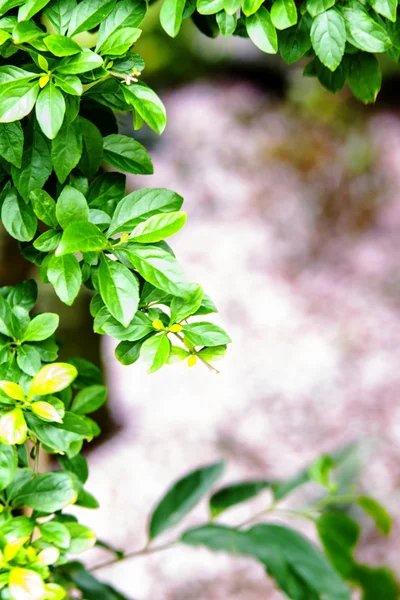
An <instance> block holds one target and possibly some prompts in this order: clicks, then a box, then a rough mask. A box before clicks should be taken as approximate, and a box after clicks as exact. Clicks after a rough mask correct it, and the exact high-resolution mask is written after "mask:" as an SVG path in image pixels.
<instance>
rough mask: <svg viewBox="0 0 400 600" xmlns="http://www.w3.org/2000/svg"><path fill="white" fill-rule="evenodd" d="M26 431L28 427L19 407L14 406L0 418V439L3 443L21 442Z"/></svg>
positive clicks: (23, 440)
mask: <svg viewBox="0 0 400 600" xmlns="http://www.w3.org/2000/svg"><path fill="white" fill-rule="evenodd" d="M27 433H28V427H27V425H26V422H25V418H24V415H23V412H22V410H21V409H20V408H14V409H13V410H10V411H9V412H7V413H5V414H4V415H3V416H2V417H1V418H0V441H1V442H3V443H4V444H9V445H10V446H12V445H14V444H23V443H24V442H25V440H26V436H27Z"/></svg>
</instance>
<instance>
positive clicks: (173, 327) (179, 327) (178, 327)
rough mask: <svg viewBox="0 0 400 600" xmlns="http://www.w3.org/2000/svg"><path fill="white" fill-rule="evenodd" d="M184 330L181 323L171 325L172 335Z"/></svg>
mask: <svg viewBox="0 0 400 600" xmlns="http://www.w3.org/2000/svg"><path fill="white" fill-rule="evenodd" d="M182 329H183V328H182V325H179V323H175V325H171V327H170V328H169V330H170V331H171V333H177V332H178V331H182Z"/></svg>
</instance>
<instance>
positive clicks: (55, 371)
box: [28, 363, 78, 398]
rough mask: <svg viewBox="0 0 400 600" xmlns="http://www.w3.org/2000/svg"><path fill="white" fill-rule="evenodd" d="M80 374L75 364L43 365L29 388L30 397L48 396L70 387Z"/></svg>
mask: <svg viewBox="0 0 400 600" xmlns="http://www.w3.org/2000/svg"><path fill="white" fill-rule="evenodd" d="M77 375H78V371H77V370H76V369H75V367H74V366H73V365H69V364H67V363H52V364H51V365H46V366H45V367H42V368H41V369H40V371H38V373H37V374H36V375H35V377H34V378H33V380H32V383H31V386H30V388H29V396H28V397H29V398H32V397H33V396H47V395H48V394H54V393H55V392H60V391H61V390H63V389H64V388H66V387H68V386H69V385H70V383H72V382H73V380H74V379H75V377H76V376H77Z"/></svg>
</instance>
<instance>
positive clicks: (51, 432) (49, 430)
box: [26, 413, 83, 457]
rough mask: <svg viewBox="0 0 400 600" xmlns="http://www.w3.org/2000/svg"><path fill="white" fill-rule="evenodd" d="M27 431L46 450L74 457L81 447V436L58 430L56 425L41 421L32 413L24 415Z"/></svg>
mask: <svg viewBox="0 0 400 600" xmlns="http://www.w3.org/2000/svg"><path fill="white" fill-rule="evenodd" d="M26 420H27V421H28V425H29V429H30V430H31V431H32V432H33V434H34V435H35V437H36V438H37V439H38V440H40V441H41V442H42V443H43V444H44V445H45V446H46V447H47V448H49V449H51V450H53V451H55V452H57V453H60V452H61V453H63V454H67V456H70V457H72V456H75V455H76V453H77V452H79V450H80V449H81V446H82V439H83V438H82V436H81V435H79V434H76V433H73V432H69V431H65V430H62V429H60V428H59V424H57V423H46V422H44V421H41V420H40V419H39V418H38V417H37V416H36V415H34V414H33V413H26Z"/></svg>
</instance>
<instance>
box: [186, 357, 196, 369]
mask: <svg viewBox="0 0 400 600" xmlns="http://www.w3.org/2000/svg"><path fill="white" fill-rule="evenodd" d="M196 363H197V356H195V355H194V354H192V355H191V356H189V358H188V361H187V364H188V367H194V365H195V364H196Z"/></svg>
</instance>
